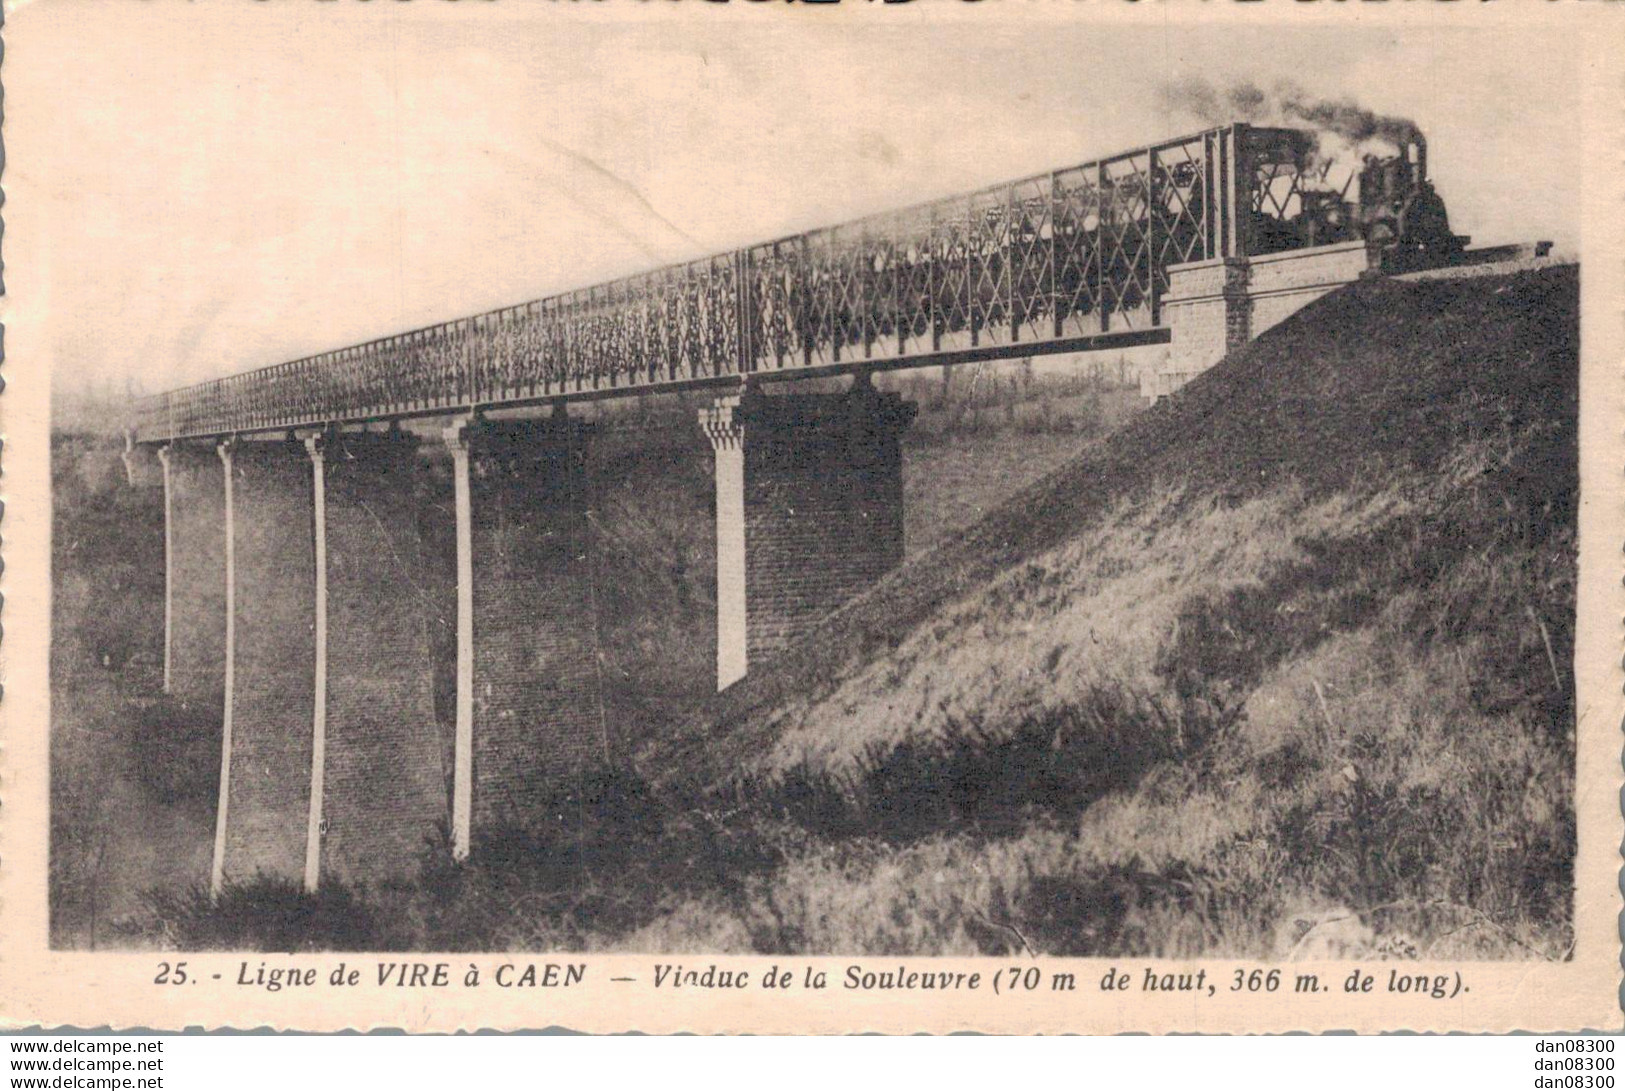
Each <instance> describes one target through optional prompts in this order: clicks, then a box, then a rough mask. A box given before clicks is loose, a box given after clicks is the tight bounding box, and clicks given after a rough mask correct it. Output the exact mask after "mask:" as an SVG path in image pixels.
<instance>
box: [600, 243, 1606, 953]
mask: <svg viewBox="0 0 1625 1091" xmlns="http://www.w3.org/2000/svg"><path fill="white" fill-rule="evenodd" d="M1577 307H1578V270H1577V268H1575V267H1573V266H1559V267H1547V268H1540V269H1524V270H1521V271H1510V272H1500V273H1495V272H1486V271H1483V270H1479V271H1474V272H1463V273H1461V274H1458V275H1452V276H1449V277H1438V278H1416V279H1404V280H1397V279H1391V280H1374V281H1370V282H1365V283H1360V284H1357V285H1353V286H1350V287H1349V288H1347V289H1345V290H1342V291H1340V292H1338V293H1335V294H1333V295H1331V296H1329V297H1326V298H1325V299H1323V300H1321V301H1319V302H1318V303H1316V304H1314V305H1312V306H1310V307H1309V308H1306V309H1305V310H1304V311H1303V312H1301V313H1300V314H1299V315H1297V316H1296V317H1294V318H1293V319H1291V320H1289V321H1288V322H1286V323H1284V324H1282V325H1281V326H1279V327H1277V328H1276V329H1274V330H1271V331H1270V332H1268V333H1266V334H1265V335H1264V336H1262V337H1261V338H1259V339H1258V340H1257V341H1256V342H1255V343H1253V344H1251V345H1249V346H1248V347H1247V348H1245V349H1244V350H1242V351H1241V352H1239V353H1236V354H1234V355H1233V356H1232V357H1231V358H1230V359H1228V360H1227V361H1225V362H1224V363H1223V364H1222V365H1221V366H1219V367H1217V368H1215V369H1213V370H1212V371H1210V372H1209V373H1207V374H1205V375H1203V376H1202V377H1201V378H1200V379H1198V380H1197V381H1196V382H1194V383H1193V384H1191V385H1190V386H1189V387H1188V388H1186V389H1185V390H1184V391H1182V392H1181V394H1180V395H1179V396H1177V397H1176V398H1174V399H1172V400H1170V401H1169V402H1167V403H1165V404H1163V405H1161V406H1159V407H1157V408H1156V409H1154V410H1152V411H1150V412H1148V413H1146V414H1143V415H1142V416H1141V417H1139V418H1137V419H1136V420H1134V421H1133V422H1131V423H1130V424H1129V425H1128V426H1127V427H1126V428H1124V429H1123V430H1121V431H1120V432H1118V433H1116V434H1115V435H1112V436H1109V437H1107V438H1106V439H1104V440H1103V441H1101V442H1098V443H1096V444H1093V445H1091V446H1090V447H1088V448H1087V449H1086V450H1085V451H1084V452H1083V453H1082V454H1081V456H1080V457H1079V458H1078V459H1076V460H1075V461H1074V462H1072V463H1071V464H1070V465H1068V466H1066V467H1064V468H1063V469H1061V470H1060V471H1058V472H1056V473H1054V474H1052V475H1050V476H1048V477H1047V478H1045V479H1044V480H1042V481H1041V482H1039V483H1038V484H1036V485H1034V486H1032V487H1030V488H1028V489H1026V490H1024V491H1022V492H1021V493H1020V494H1019V495H1017V496H1015V497H1013V498H1012V500H1011V501H1010V502H1009V503H1008V504H1006V505H1005V506H1004V507H1002V508H1001V509H999V510H998V511H995V512H993V513H992V514H991V515H989V516H988V517H987V518H986V519H984V520H982V521H981V522H980V523H978V524H976V525H975V526H973V527H971V528H970V529H968V530H967V531H965V532H964V533H962V534H959V535H957V536H954V537H952V538H950V539H949V540H947V541H945V542H944V543H943V544H942V545H940V546H939V547H938V548H936V549H935V550H934V551H932V552H930V553H928V554H926V555H923V556H920V557H916V558H914V559H912V560H911V561H910V562H909V563H907V564H906V565H905V566H904V567H902V568H901V569H899V570H898V571H897V572H895V573H894V574H893V575H892V576H891V577H889V578H888V579H887V580H886V581H884V582H883V583H882V584H881V585H879V586H877V587H876V588H875V589H873V591H872V592H870V593H868V594H866V595H865V596H863V597H861V598H860V599H858V600H856V601H854V602H853V603H852V604H850V606H849V607H847V608H845V609H843V610H842V611H840V612H839V613H837V614H836V615H834V616H832V617H831V618H829V619H828V620H827V622H826V623H825V624H824V625H823V626H822V627H821V628H820V629H819V630H818V631H817V632H816V633H814V634H813V635H812V636H811V637H810V638H809V639H807V640H806V641H804V642H803V643H801V644H800V645H798V646H796V647H795V648H792V649H791V650H790V651H788V652H787V653H785V654H784V655H782V656H780V657H779V658H777V659H775V660H773V661H771V662H768V663H765V664H762V665H761V666H760V667H759V668H757V667H753V672H752V674H751V676H750V677H749V678H748V679H747V680H746V681H745V682H743V683H742V684H740V685H737V686H735V687H733V688H732V689H730V690H729V691H727V692H726V693H724V694H722V695H719V696H718V697H717V698H716V699H715V700H714V701H713V702H711V704H710V705H709V706H708V707H706V708H705V709H703V710H702V711H701V713H700V714H699V715H698V716H696V717H695V719H694V720H693V721H692V722H691V723H690V724H689V725H688V728H687V730H686V731H685V732H684V733H682V734H681V735H680V736H678V738H677V739H676V740H675V741H664V742H661V741H656V742H653V743H651V744H650V746H648V747H647V748H646V750H645V752H644V754H643V755H642V760H641V762H640V765H641V768H642V769H643V771H644V773H645V775H647V776H650V777H652V778H654V779H656V780H657V781H659V782H662V783H664V784H665V785H666V786H667V787H668V788H675V787H677V786H678V785H681V784H684V783H688V784H694V783H701V784H710V785H717V784H723V785H727V784H738V785H740V788H739V791H740V792H742V793H743V794H744V797H745V798H746V799H747V800H748V801H753V802H754V805H755V806H756V807H757V808H758V809H760V810H762V811H763V812H764V813H772V814H777V815H780V816H782V817H786V818H787V819H788V820H789V821H790V822H791V824H792V825H794V826H795V827H796V828H797V829H802V830H807V831H810V833H811V838H812V840H811V842H810V843H809V845H808V847H806V848H805V849H804V851H799V852H797V853H792V854H791V855H790V857H789V858H788V859H787V860H785V861H784V862H783V863H782V865H781V866H779V867H778V868H777V869H776V870H775V871H774V873H773V875H772V877H771V878H769V879H765V880H763V881H762V883H761V884H760V885H759V887H758V888H756V890H755V893H754V894H753V895H752V896H751V897H750V898H747V899H745V900H743V901H741V900H739V899H737V898H736V899H735V900H734V901H733V902H732V903H730V904H729V905H728V906H725V907H724V906H719V905H716V904H707V905H706V907H705V909H704V910H703V912H696V911H695V910H694V908H693V907H692V906H690V907H688V908H683V909H678V910H677V911H676V912H675V914H674V915H673V916H672V917H671V918H669V919H667V920H666V921H665V922H664V923H660V924H651V926H650V928H651V929H652V930H648V931H645V932H644V933H642V934H641V935H640V936H638V937H635V938H634V940H633V941H632V942H633V943H634V945H636V946H650V945H659V944H661V943H673V942H679V943H680V942H683V937H684V936H686V935H688V933H689V931H691V930H693V929H696V928H697V929H699V930H700V931H702V932H704V933H705V934H706V935H707V936H708V937H709V938H708V939H705V940H701V941H698V943H699V946H701V947H702V949H703V948H704V947H706V946H722V947H729V946H753V947H755V948H757V949H777V948H779V947H784V948H792V949H812V950H839V951H847V950H867V951H944V952H947V951H956V950H990V949H991V950H998V949H1002V948H1004V947H1009V946H1012V945H1014V943H1015V941H1014V940H1012V939H1011V938H1010V935H1020V936H1021V941H1020V942H1021V944H1024V945H1036V946H1038V947H1041V948H1043V949H1047V950H1049V951H1051V952H1061V951H1070V952H1074V953H1096V954H1104V953H1118V952H1123V953H1137V952H1138V953H1149V952H1151V951H1164V952H1169V953H1196V952H1201V951H1215V950H1228V951H1243V950H1251V951H1255V952H1263V951H1266V950H1269V949H1271V948H1272V947H1273V948H1275V949H1276V951H1277V953H1285V952H1286V951H1289V950H1294V949H1297V945H1301V944H1305V943H1307V944H1310V945H1314V944H1328V945H1331V946H1332V947H1338V945H1341V948H1339V949H1343V948H1346V949H1352V950H1363V949H1367V948H1372V947H1374V946H1375V947H1380V948H1381V949H1382V950H1383V951H1385V952H1399V953H1405V952H1411V953H1426V951H1427V950H1432V951H1433V953H1435V954H1442V953H1444V952H1446V951H1454V952H1457V953H1468V954H1492V955H1496V956H1501V955H1506V956H1511V957H1528V956H1529V955H1530V954H1532V953H1538V954H1543V955H1547V956H1549V957H1550V956H1554V955H1560V954H1561V952H1562V951H1563V950H1564V948H1565V946H1566V943H1567V940H1566V936H1567V934H1568V933H1567V927H1568V913H1569V890H1568V883H1569V860H1570V857H1571V855H1572V846H1573V820H1572V815H1571V814H1570V812H1569V810H1568V808H1569V799H1570V786H1571V785H1572V778H1573V771H1572V770H1573V678H1572V673H1571V669H1570V659H1571V654H1572V623H1573V622H1572V619H1573V612H1574V580H1575V529H1574V528H1575V506H1576V501H1577V496H1578V481H1577V461H1578V454H1577V424H1576V422H1577V398H1578V381H1577V378H1578V316H1577ZM1334 921H1342V922H1343V923H1341V924H1336V925H1333V924H1331V923H1330V922H1334ZM1007 933H1008V934H1007ZM745 936H748V937H750V938H749V939H748V940H746V939H745V938H744V937H745ZM764 936H766V937H767V938H765V939H764ZM774 937H777V938H774ZM690 942H695V941H693V940H690ZM1419 944H1420V945H1421V946H1420V948H1419V947H1418V945H1419ZM1299 953H1302V951H1301V950H1300V951H1299Z"/></svg>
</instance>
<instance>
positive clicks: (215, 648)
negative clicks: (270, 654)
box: [158, 443, 226, 708]
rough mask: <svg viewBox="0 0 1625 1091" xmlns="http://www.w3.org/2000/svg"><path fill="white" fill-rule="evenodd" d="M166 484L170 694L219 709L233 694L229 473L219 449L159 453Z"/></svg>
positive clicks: (181, 447) (179, 447)
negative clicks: (228, 660)
mask: <svg viewBox="0 0 1625 1091" xmlns="http://www.w3.org/2000/svg"><path fill="white" fill-rule="evenodd" d="M158 459H159V462H160V464H161V466H162V467H163V484H164V576H165V579H164V691H165V692H166V693H170V694H172V695H173V696H174V697H175V698H176V700H178V701H180V702H181V703H182V704H185V705H194V704H195V705H197V706H198V707H202V708H219V707H220V704H221V701H222V699H223V697H224V690H225V655H226V523H225V496H226V492H225V489H226V486H225V475H224V473H223V470H222V467H221V462H220V459H219V457H218V456H217V455H216V454H215V451H214V449H213V448H212V447H207V446H203V445H201V444H186V443H175V444H170V445H169V446H166V447H160V448H159V449H158Z"/></svg>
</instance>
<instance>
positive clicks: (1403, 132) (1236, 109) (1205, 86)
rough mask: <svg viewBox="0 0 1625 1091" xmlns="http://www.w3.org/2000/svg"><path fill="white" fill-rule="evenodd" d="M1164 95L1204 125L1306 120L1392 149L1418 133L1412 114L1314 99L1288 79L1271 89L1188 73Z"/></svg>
mask: <svg viewBox="0 0 1625 1091" xmlns="http://www.w3.org/2000/svg"><path fill="white" fill-rule="evenodd" d="M1161 98H1162V102H1163V105H1164V106H1166V107H1167V108H1168V109H1170V110H1173V111H1176V112H1178V113H1184V114H1188V115H1189V116H1191V117H1193V118H1195V119H1196V120H1197V121H1199V122H1201V123H1202V124H1203V125H1226V124H1229V123H1230V122H1232V121H1245V122H1249V123H1252V124H1256V125H1288V126H1296V125H1308V126H1309V127H1310V128H1312V129H1314V130H1315V131H1316V132H1318V133H1321V134H1325V135H1330V136H1335V137H1337V138H1338V139H1339V141H1341V142H1342V143H1344V144H1347V145H1349V146H1351V147H1355V148H1359V147H1362V146H1365V145H1369V144H1373V143H1381V144H1383V145H1385V146H1386V147H1385V150H1386V151H1387V152H1388V153H1389V154H1392V153H1393V152H1395V151H1398V150H1399V149H1400V148H1401V147H1403V146H1404V144H1405V142H1406V141H1408V140H1410V139H1412V138H1413V137H1415V136H1417V135H1418V134H1419V132H1420V130H1419V129H1418V128H1417V125H1416V122H1414V121H1412V120H1411V119H1410V118H1404V117H1392V116H1389V115H1387V114H1379V113H1377V112H1376V111H1375V110H1369V109H1367V108H1366V107H1364V106H1361V105H1360V104H1359V103H1357V102H1355V101H1354V100H1353V99H1351V98H1340V99H1321V98H1316V97H1314V96H1312V95H1310V94H1309V93H1308V92H1307V91H1305V90H1304V89H1303V88H1302V87H1299V86H1298V85H1296V84H1294V83H1290V82H1285V81H1283V82H1281V83H1277V84H1275V85H1274V86H1273V87H1271V88H1270V89H1269V90H1265V89H1264V88H1262V87H1259V86H1258V85H1257V84H1255V83H1251V82H1249V81H1246V80H1240V81H1237V82H1235V83H1232V84H1230V85H1229V86H1227V87H1224V88H1219V87H1216V86H1215V85H1214V84H1212V83H1211V82H1209V81H1208V80H1205V79H1203V78H1201V77H1200V76H1188V77H1186V78H1184V79H1181V80H1175V81H1172V82H1170V83H1166V84H1164V85H1163V87H1162V90H1161Z"/></svg>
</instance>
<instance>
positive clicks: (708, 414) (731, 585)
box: [700, 398, 750, 690]
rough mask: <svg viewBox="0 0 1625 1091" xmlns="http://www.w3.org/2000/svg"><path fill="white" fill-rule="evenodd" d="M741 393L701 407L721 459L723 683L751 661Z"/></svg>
mask: <svg viewBox="0 0 1625 1091" xmlns="http://www.w3.org/2000/svg"><path fill="white" fill-rule="evenodd" d="M738 408H739V399H738V398H722V399H718V401H717V402H716V403H715V404H714V405H712V406H711V407H710V408H708V409H703V410H701V411H700V427H701V428H702V429H704V431H705V435H706V438H707V439H709V440H710V441H711V448H712V450H713V451H715V452H716V461H717V689H718V690H724V689H727V688H728V687H729V686H731V685H733V684H734V683H735V682H737V681H739V680H740V679H741V678H743V677H745V671H746V668H747V666H748V665H749V663H750V653H749V640H748V635H747V633H748V627H747V624H746V620H747V619H746V614H745V609H746V600H745V426H744V424H742V423H741V422H740V421H739V419H738V418H737V416H736V415H735V410H737V409H738Z"/></svg>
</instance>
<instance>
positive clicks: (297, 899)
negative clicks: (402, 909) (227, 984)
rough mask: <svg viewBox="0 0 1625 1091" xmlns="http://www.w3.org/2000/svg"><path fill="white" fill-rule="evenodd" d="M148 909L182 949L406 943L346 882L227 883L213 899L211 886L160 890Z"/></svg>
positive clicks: (354, 947) (358, 947)
mask: <svg viewBox="0 0 1625 1091" xmlns="http://www.w3.org/2000/svg"><path fill="white" fill-rule="evenodd" d="M147 907H148V910H149V912H150V913H151V915H152V917H153V918H154V921H155V922H156V926H157V927H158V929H159V930H160V932H161V933H162V937H163V939H164V940H165V945H166V946H173V947H175V948H178V949H180V950H188V951H191V950H203V951H212V950H223V951H230V950H250V951H369V950H378V951H387V950H397V949H400V948H401V947H402V946H403V943H402V940H401V937H400V936H398V935H397V934H394V933H393V932H392V931H391V929H390V928H389V926H388V924H387V920H386V918H385V917H383V916H382V915H380V914H379V913H378V912H377V911H376V910H375V909H374V907H373V906H372V905H370V904H369V903H368V902H366V901H365V900H363V899H362V898H361V896H360V895H358V894H357V893H356V892H355V891H353V890H351V889H350V888H349V887H347V886H345V885H344V884H342V883H338V882H334V881H332V880H328V881H325V882H323V884H322V887H321V890H320V892H319V893H316V894H306V893H305V891H304V889H303V887H302V886H301V885H300V884H299V883H296V882H294V881H292V880H285V879H273V878H268V877H265V876H260V877H256V878H254V879H252V880H249V881H247V882H244V883H228V884H227V885H226V886H225V887H224V888H223V889H222V890H221V891H220V896H219V897H218V898H214V899H211V898H210V897H209V891H208V889H207V888H206V887H204V886H193V887H189V888H187V889H185V890H182V891H179V892H169V891H155V892H151V893H149V894H148V895H147Z"/></svg>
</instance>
